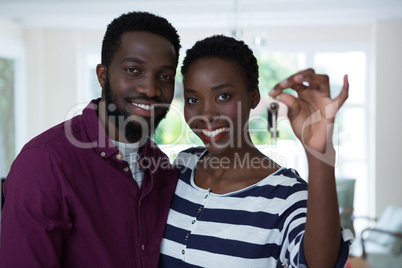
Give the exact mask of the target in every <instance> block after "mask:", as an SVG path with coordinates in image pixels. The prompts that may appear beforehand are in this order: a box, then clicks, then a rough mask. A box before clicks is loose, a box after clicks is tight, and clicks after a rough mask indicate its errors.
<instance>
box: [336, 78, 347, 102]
mask: <svg viewBox="0 0 402 268" xmlns="http://www.w3.org/2000/svg"><path fill="white" fill-rule="evenodd" d="M348 97H349V79H348V75H347V74H345V76H344V77H343V87H342V90H341V93H339V95H338V97H336V100H338V101H339V107H341V106H342V105H343V104H344V103H345V101H346V99H347V98H348Z"/></svg>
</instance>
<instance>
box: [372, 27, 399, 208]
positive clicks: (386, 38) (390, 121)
mask: <svg viewBox="0 0 402 268" xmlns="http://www.w3.org/2000/svg"><path fill="white" fill-rule="evenodd" d="M374 33H375V34H374V40H373V42H374V52H375V61H376V64H375V69H374V73H373V75H374V76H375V81H374V83H375V89H376V90H375V92H376V93H375V105H376V114H375V117H374V118H373V119H375V121H376V128H375V143H374V144H372V146H373V147H375V163H374V165H375V178H376V182H375V195H376V210H377V213H381V212H382V211H383V210H384V208H385V207H386V206H387V205H389V204H395V205H398V206H402V194H401V190H402V179H401V172H400V167H401V153H402V104H401V102H402V85H401V78H402V20H388V21H378V22H377V23H376V24H375V31H374Z"/></svg>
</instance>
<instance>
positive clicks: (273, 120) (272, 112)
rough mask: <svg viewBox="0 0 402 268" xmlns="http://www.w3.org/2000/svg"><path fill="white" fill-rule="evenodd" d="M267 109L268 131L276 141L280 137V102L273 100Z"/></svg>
mask: <svg viewBox="0 0 402 268" xmlns="http://www.w3.org/2000/svg"><path fill="white" fill-rule="evenodd" d="M267 110H268V132H269V133H270V134H271V137H272V138H273V139H274V141H275V142H276V139H277V138H278V137H279V131H278V129H277V126H278V125H277V123H278V110H279V105H278V103H277V102H271V104H270V105H269V107H268V109H267Z"/></svg>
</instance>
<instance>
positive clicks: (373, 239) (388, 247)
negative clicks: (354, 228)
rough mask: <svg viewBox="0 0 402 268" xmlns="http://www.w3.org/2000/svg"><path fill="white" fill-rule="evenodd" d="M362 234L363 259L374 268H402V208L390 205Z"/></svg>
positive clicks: (372, 220) (371, 220) (371, 219)
mask: <svg viewBox="0 0 402 268" xmlns="http://www.w3.org/2000/svg"><path fill="white" fill-rule="evenodd" d="M366 219H367V220H369V221H370V222H371V223H374V225H373V226H370V227H367V228H365V229H363V230H362V232H361V236H360V239H361V246H362V258H363V259H365V260H366V262H367V263H368V264H369V265H370V266H371V267H373V268H382V267H402V208H401V207H397V206H393V205H390V206H388V207H387V208H386V209H385V210H384V212H383V213H382V215H381V217H380V218H378V219H376V218H374V219H373V218H368V217H366Z"/></svg>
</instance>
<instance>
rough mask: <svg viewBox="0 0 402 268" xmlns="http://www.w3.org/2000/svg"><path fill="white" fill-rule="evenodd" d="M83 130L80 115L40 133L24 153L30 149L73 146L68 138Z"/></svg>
mask: <svg viewBox="0 0 402 268" xmlns="http://www.w3.org/2000/svg"><path fill="white" fill-rule="evenodd" d="M83 129H84V127H83V125H82V120H81V115H78V116H76V117H74V118H72V119H70V120H66V121H64V122H62V123H59V124H57V125H55V126H53V127H51V128H49V129H47V130H46V131H44V132H42V133H40V134H39V135H37V136H36V137H34V138H32V139H31V140H30V141H29V142H28V143H26V144H25V146H24V148H23V149H22V150H23V151H24V150H27V149H30V148H42V149H48V148H52V147H57V146H58V145H67V146H68V145H69V144H71V142H69V137H68V136H71V135H75V136H77V134H79V132H80V131H82V130H83ZM78 136H79V135H78Z"/></svg>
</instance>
